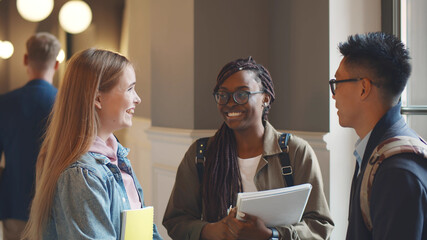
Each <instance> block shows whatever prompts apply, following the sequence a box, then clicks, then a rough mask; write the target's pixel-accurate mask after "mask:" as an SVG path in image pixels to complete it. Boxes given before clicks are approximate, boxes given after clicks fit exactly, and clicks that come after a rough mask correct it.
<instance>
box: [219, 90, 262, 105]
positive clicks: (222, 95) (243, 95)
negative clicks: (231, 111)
mask: <svg viewBox="0 0 427 240" xmlns="http://www.w3.org/2000/svg"><path fill="white" fill-rule="evenodd" d="M263 92H264V91H255V92H250V91H245V90H237V91H235V92H232V93H229V92H225V91H218V92H214V93H213V95H214V98H215V102H216V103H218V104H219V105H225V104H227V103H228V100H229V99H230V96H233V100H234V102H235V103H237V104H240V105H241V104H245V103H247V102H248V100H249V96H250V95H252V94H257V93H263Z"/></svg>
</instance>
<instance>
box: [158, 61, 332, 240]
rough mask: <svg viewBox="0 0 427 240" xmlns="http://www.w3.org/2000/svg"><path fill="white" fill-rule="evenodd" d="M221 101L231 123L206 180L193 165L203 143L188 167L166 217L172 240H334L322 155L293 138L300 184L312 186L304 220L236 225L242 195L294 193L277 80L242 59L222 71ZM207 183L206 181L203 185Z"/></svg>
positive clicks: (190, 154) (217, 138) (217, 141)
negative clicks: (285, 173)
mask: <svg viewBox="0 0 427 240" xmlns="http://www.w3.org/2000/svg"><path fill="white" fill-rule="evenodd" d="M214 97H215V101H216V103H217V106H218V110H219V113H220V115H221V116H222V117H223V119H224V123H223V124H222V126H221V128H220V129H219V130H218V131H217V132H216V133H215V135H214V136H213V137H210V138H209V140H208V142H207V148H206V154H205V157H206V160H205V163H204V169H203V170H202V176H201V177H200V175H199V172H198V167H197V166H196V163H195V161H194V159H196V155H197V153H196V152H197V150H198V149H197V143H194V144H192V145H191V146H190V148H189V149H188V151H187V153H186V154H185V156H184V159H183V160H182V162H181V164H180V166H179V168H178V172H177V176H176V181H175V185H174V188H173V190H172V193H171V196H170V199H169V203H168V206H167V209H166V212H165V215H164V218H163V225H164V226H165V227H166V229H167V230H168V234H169V236H171V237H172V238H173V239H327V238H329V236H330V233H331V231H332V228H333V222H332V220H331V217H330V214H329V208H328V205H327V202H326V199H325V195H324V193H323V183H322V177H321V173H320V168H319V164H318V161H317V158H316V155H315V153H314V151H313V149H312V148H311V147H310V145H309V144H308V143H307V142H306V141H304V140H303V139H301V138H298V137H296V136H294V135H291V137H290V138H289V141H288V147H289V148H288V149H289V160H290V165H291V167H292V169H293V182H294V184H295V185H298V184H303V183H311V185H312V186H313V188H312V191H311V195H310V197H309V200H308V203H307V206H306V209H305V211H304V213H303V217H302V221H301V222H299V223H297V224H294V225H290V226H279V227H276V228H267V227H266V226H265V224H264V223H263V222H262V220H260V219H258V218H257V217H256V216H251V215H249V214H242V215H241V216H240V217H242V218H243V219H244V220H245V221H240V220H238V219H237V218H236V212H237V211H236V209H235V208H233V209H232V210H231V211H230V213H227V209H228V207H229V206H230V205H233V206H235V203H236V199H237V194H238V193H239V192H252V191H261V190H267V189H275V188H281V187H286V186H288V185H287V183H286V182H285V180H284V179H283V177H282V172H281V171H282V169H281V167H282V165H281V162H280V159H279V154H280V153H281V152H282V150H281V148H280V146H279V144H278V139H279V137H280V136H281V133H280V132H277V131H276V130H275V129H274V128H273V126H272V125H271V124H270V123H269V122H268V120H267V115H268V112H269V110H270V106H271V103H272V102H273V101H274V98H275V93H274V88H273V81H272V79H271V76H270V73H269V72H268V70H267V69H266V68H264V67H263V66H262V65H260V64H257V63H256V62H255V61H254V60H253V59H252V58H251V57H249V58H247V59H237V60H235V61H232V62H230V63H228V64H226V65H225V66H224V67H223V68H222V70H221V71H220V73H219V75H218V78H217V84H216V86H215V88H214ZM199 177H200V180H199Z"/></svg>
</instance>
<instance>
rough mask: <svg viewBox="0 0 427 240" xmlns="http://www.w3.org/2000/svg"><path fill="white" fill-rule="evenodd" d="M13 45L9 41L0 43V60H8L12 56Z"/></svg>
mask: <svg viewBox="0 0 427 240" xmlns="http://www.w3.org/2000/svg"><path fill="white" fill-rule="evenodd" d="M13 50H14V49H13V45H12V43H11V42H9V41H0V58H3V59H8V58H10V57H11V56H12V54H13Z"/></svg>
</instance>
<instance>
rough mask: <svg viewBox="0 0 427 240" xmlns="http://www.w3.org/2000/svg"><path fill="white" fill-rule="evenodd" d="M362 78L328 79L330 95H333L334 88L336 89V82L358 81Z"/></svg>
mask: <svg viewBox="0 0 427 240" xmlns="http://www.w3.org/2000/svg"><path fill="white" fill-rule="evenodd" d="M362 79H363V78H350V79H344V80H336V79H331V80H329V86H330V87H331V92H332V95H335V90H336V89H337V84H338V83H345V82H357V81H360V80H362Z"/></svg>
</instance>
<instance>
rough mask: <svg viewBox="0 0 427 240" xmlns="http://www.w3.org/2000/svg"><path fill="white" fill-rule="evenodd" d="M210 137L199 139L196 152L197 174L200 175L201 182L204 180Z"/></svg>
mask: <svg viewBox="0 0 427 240" xmlns="http://www.w3.org/2000/svg"><path fill="white" fill-rule="evenodd" d="M208 140H209V137H205V138H199V139H197V152H196V167H197V175H198V176H199V182H200V183H202V182H203V171H204V168H205V160H206V157H205V152H206V146H207V145H208Z"/></svg>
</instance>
